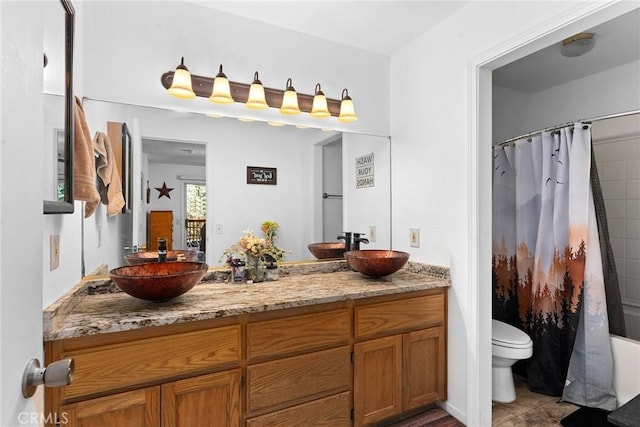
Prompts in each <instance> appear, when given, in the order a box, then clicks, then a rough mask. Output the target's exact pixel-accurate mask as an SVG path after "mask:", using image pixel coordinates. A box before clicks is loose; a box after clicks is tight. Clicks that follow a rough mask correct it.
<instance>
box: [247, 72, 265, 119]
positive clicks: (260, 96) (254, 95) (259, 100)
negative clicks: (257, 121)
mask: <svg viewBox="0 0 640 427" xmlns="http://www.w3.org/2000/svg"><path fill="white" fill-rule="evenodd" d="M245 105H246V106H247V108H252V109H254V110H264V109H265V108H269V104H267V100H266V99H265V96H264V86H262V82H261V81H260V80H259V79H258V72H257V71H256V72H255V74H254V75H253V83H251V87H249V99H247V102H246V103H245Z"/></svg>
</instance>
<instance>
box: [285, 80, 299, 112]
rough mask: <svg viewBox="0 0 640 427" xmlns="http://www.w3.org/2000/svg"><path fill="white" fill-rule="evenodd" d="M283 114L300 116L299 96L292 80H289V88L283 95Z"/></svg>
mask: <svg viewBox="0 0 640 427" xmlns="http://www.w3.org/2000/svg"><path fill="white" fill-rule="evenodd" d="M280 112H281V113H282V114H300V107H298V94H297V93H296V90H295V88H294V87H293V83H292V82H291V78H288V79H287V88H286V89H285V91H284V94H283V95H282V105H281V106H280Z"/></svg>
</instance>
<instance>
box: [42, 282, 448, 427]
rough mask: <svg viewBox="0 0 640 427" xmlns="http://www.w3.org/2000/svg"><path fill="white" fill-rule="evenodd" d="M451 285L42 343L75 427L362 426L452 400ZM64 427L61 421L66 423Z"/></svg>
mask: <svg viewBox="0 0 640 427" xmlns="http://www.w3.org/2000/svg"><path fill="white" fill-rule="evenodd" d="M446 291H447V289H446V288H438V289H433V290H428V291H418V292H412V293H407V294H398V295H391V296H380V297H373V298H366V299H359V300H346V301H339V302H334V303H329V304H322V305H313V306H308V307H297V308H291V309H285V310H274V311H269V312H263V313H254V314H246V315H241V316H237V317H233V318H222V319H211V320H203V321H199V322H190V323H184V324H176V325H168V326H162V327H155V328H148V330H145V329H139V330H135V331H127V332H119V333H114V334H105V335H96V336H89V337H81V338H73V339H69V340H60V341H53V342H47V343H45V357H46V359H45V361H46V363H50V362H51V361H53V360H59V359H61V358H64V357H73V358H74V360H75V364H76V374H75V376H74V380H73V383H72V384H71V385H69V386H66V387H62V388H55V389H47V390H46V391H45V405H46V407H45V410H46V411H47V412H48V413H54V412H55V413H58V414H60V417H62V418H61V421H66V423H65V425H71V426H76V425H77V426H80V425H81V426H89V427H92V426H100V427H102V426H110V425H114V426H116V425H117V426H119V427H120V426H125V427H126V426H136V427H139V426H153V427H157V426H162V427H165V426H181V427H182V426H197V427H202V426H225V427H236V426H244V427H267V426H269V427H274V426H275V427H278V426H282V427H289V426H298V425H299V426H319V427H321V426H327V427H342V426H344V427H350V426H357V427H359V426H365V425H370V424H374V423H378V422H380V421H385V422H386V421H388V420H390V419H394V418H397V417H398V415H400V414H403V413H404V412H407V411H410V410H412V409H416V408H420V407H423V406H426V405H428V404H431V403H433V402H435V401H437V400H443V399H446V321H445V319H446ZM61 424H62V423H61Z"/></svg>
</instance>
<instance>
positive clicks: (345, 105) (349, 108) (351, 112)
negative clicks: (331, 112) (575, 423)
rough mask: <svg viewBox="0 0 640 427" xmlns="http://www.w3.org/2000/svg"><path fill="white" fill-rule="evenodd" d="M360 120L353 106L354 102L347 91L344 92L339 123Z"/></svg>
mask: <svg viewBox="0 0 640 427" xmlns="http://www.w3.org/2000/svg"><path fill="white" fill-rule="evenodd" d="M356 120H358V116H356V110H355V108H354V106H353V100H352V99H351V97H350V96H349V92H347V90H346V89H344V90H343V91H342V101H341V102H340V115H339V116H338V121H339V122H343V123H349V122H355V121H356Z"/></svg>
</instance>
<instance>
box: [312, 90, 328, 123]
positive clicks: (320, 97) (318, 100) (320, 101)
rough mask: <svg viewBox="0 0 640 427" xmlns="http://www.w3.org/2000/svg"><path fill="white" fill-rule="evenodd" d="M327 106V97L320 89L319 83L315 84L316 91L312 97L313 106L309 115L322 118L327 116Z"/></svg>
mask: <svg viewBox="0 0 640 427" xmlns="http://www.w3.org/2000/svg"><path fill="white" fill-rule="evenodd" d="M330 115H331V113H329V107H328V106H327V97H326V96H324V93H323V92H322V90H320V83H318V84H317V85H316V93H315V96H314V97H313V106H312V107H311V117H315V118H318V119H323V118H325V117H329V116H330Z"/></svg>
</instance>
